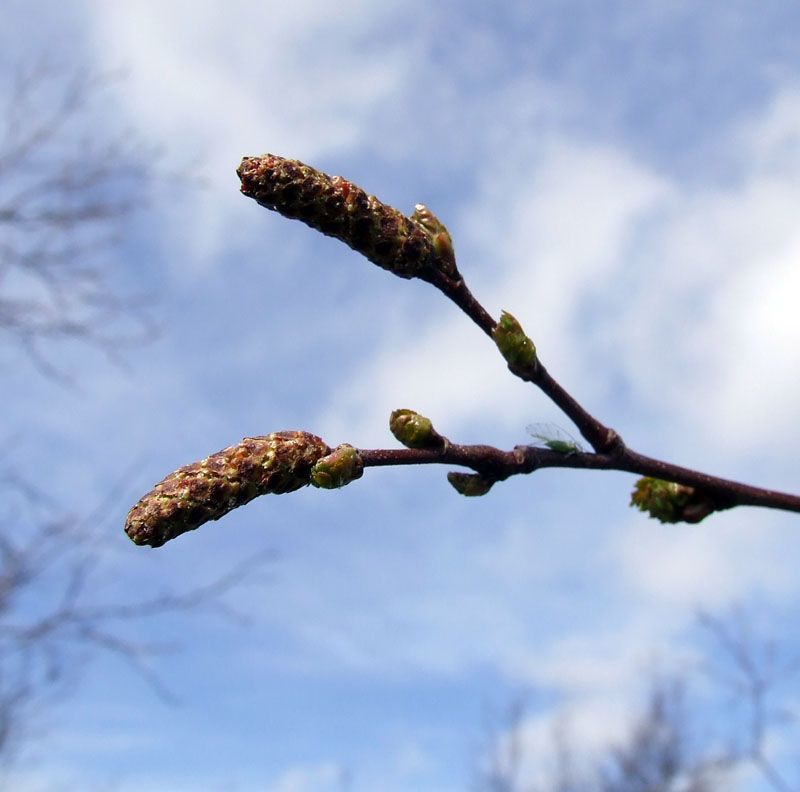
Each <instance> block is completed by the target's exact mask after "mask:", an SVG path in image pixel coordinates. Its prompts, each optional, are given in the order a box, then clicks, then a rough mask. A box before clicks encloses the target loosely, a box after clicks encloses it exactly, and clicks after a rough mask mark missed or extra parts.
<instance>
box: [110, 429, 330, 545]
mask: <svg viewBox="0 0 800 792" xmlns="http://www.w3.org/2000/svg"><path fill="white" fill-rule="evenodd" d="M329 453H330V448H329V447H328V446H327V445H326V444H325V443H324V442H323V441H322V440H321V439H320V438H319V437H317V436H316V435H313V434H309V433H308V432H275V433H273V434H269V435H265V436H263V437H246V438H245V439H244V440H242V442H241V443H239V444H238V445H235V446H230V447H229V448H224V449H223V450H222V451H218V452H217V453H216V454H212V455H211V456H209V457H207V458H206V459H204V460H203V461H202V462H193V463H192V464H191V465H185V466H184V467H182V468H179V469H178V470H176V471H175V472H174V473H171V474H170V475H169V476H167V477H166V478H165V479H164V480H163V481H162V482H160V483H159V484H156V486H155V487H154V488H153V490H152V491H151V492H148V493H147V495H145V496H144V497H143V498H142V499H141V500H140V501H139V502H138V503H137V504H136V505H135V506H134V507H133V508H132V509H131V510H130V512H129V513H128V519H127V521H126V523H125V532H126V533H127V534H128V536H129V537H130V538H131V539H132V540H133V541H134V542H135V543H136V544H138V545H150V546H151V547H161V545H163V544H164V543H165V542H168V541H169V540H170V539H174V538H175V537H176V536H180V534H182V533H185V532H186V531H193V530H194V529H195V528H198V527H200V526H201V525H202V524H203V523H206V522H208V521H209V520H218V519H219V518H220V517H223V516H224V515H226V514H227V513H228V512H229V511H231V510H233V509H235V508H237V507H239V506H243V505H244V504H245V503H248V502H249V501H251V500H253V498H257V497H258V496H259V495H267V494H269V493H273V494H275V495H280V494H282V493H284V492H293V491H294V490H296V489H300V487H304V486H306V485H307V484H308V483H309V478H310V476H311V468H312V467H313V466H314V464H315V462H316V461H317V460H318V459H320V458H321V457H323V456H325V455H326V454H329Z"/></svg>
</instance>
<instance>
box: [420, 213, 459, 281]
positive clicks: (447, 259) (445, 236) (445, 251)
mask: <svg viewBox="0 0 800 792" xmlns="http://www.w3.org/2000/svg"><path fill="white" fill-rule="evenodd" d="M411 219H412V220H416V221H417V222H418V223H419V224H420V225H421V226H422V227H423V228H424V229H425V230H426V231H427V232H428V233H429V234H430V236H431V241H432V242H433V249H434V252H435V254H436V262H437V264H438V265H439V267H440V268H441V270H442V272H444V273H445V274H446V275H451V276H452V275H455V274H456V272H457V269H456V253H455V250H454V249H453V240H452V238H451V236H450V233H449V232H448V230H447V228H446V227H445V225H444V223H442V221H441V220H439V218H438V217H436V215H435V214H434V213H433V212H432V211H431V210H430V209H428V207H427V206H425V205H424V204H417V205H416V206H415V207H414V214H413V215H411Z"/></svg>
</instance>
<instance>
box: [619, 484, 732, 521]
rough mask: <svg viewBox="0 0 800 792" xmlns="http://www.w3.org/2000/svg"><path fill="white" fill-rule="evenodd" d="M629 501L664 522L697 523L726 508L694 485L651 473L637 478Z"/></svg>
mask: <svg viewBox="0 0 800 792" xmlns="http://www.w3.org/2000/svg"><path fill="white" fill-rule="evenodd" d="M630 505H631V506H636V507H637V508H638V509H639V510H640V511H643V512H648V513H649V515H650V516H651V517H653V518H655V519H656V520H659V521H660V522H662V523H678V522H686V523H698V522H700V521H701V520H702V519H704V518H705V517H708V515H709V514H711V513H712V512H714V511H716V510H717V509H718V508H725V507H721V506H717V505H716V504H715V503H714V500H713V499H712V498H711V497H710V496H709V495H707V494H706V493H704V492H701V491H698V490H696V489H695V488H694V487H687V486H685V485H684V484H676V483H675V482H674V481H662V480H661V479H657V478H652V477H651V476H645V477H644V478H640V479H639V480H638V481H637V482H636V484H635V488H634V491H633V493H632V494H631V503H630Z"/></svg>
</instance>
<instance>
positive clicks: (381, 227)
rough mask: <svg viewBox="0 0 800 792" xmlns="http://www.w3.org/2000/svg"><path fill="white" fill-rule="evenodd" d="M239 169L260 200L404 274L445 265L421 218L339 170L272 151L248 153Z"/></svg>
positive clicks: (245, 187) (250, 193)
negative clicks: (330, 170)
mask: <svg viewBox="0 0 800 792" xmlns="http://www.w3.org/2000/svg"><path fill="white" fill-rule="evenodd" d="M236 172H237V174H238V175H239V178H240V180H241V182H242V193H244V195H247V196H249V197H250V198H253V199H255V200H256V201H257V202H258V203H259V204H261V206H264V207H266V208H267V209H273V210H274V211H276V212H278V213H280V214H282V215H283V216H284V217H289V218H292V219H295V220H302V221H303V222H304V223H306V224H307V225H309V226H311V227H312V228H315V229H316V230H317V231H321V232H322V233H323V234H327V235H328V236H332V237H336V238H337V239H340V240H341V241H342V242H344V243H346V244H347V245H349V246H350V247H351V248H353V250H356V251H358V252H359V253H361V254H362V255H364V256H366V257H367V258H368V259H369V260H370V261H372V262H373V263H375V264H377V265H378V266H379V267H383V269H385V270H389V271H390V272H393V273H394V274H395V275H399V276H400V277H401V278H414V277H417V276H419V275H420V274H421V273H422V271H423V270H425V269H426V268H427V267H431V266H434V265H436V266H441V264H440V259H441V258H442V256H441V254H440V253H439V252H438V251H437V249H436V245H435V242H436V239H435V235H434V234H433V233H432V232H431V231H429V230H428V229H427V228H426V227H425V225H424V224H423V223H420V222H418V221H417V220H416V219H413V218H410V217H406V215H404V214H402V212H398V211H397V209H394V208H392V207H391V206H387V205H386V204H383V203H381V202H380V201H379V200H378V199H377V198H375V196H374V195H367V193H366V192H364V190H362V189H361V188H360V187H357V186H356V185H355V184H352V183H351V182H349V181H346V180H345V179H343V178H342V177H341V176H328V175H327V174H326V173H322V172H321V171H318V170H315V169H314V168H312V167H310V166H309V165H306V164H304V163H302V162H299V161H298V160H289V159H284V158H283V157H278V156H276V155H274V154H265V155H264V156H262V157H245V158H244V159H243V160H242V164H241V165H240V166H239V168H238V170H237V171H236ZM423 208H424V207H423ZM426 211H427V210H426ZM434 219H435V218H434ZM437 222H438V221H437ZM442 228H444V227H443V226H442Z"/></svg>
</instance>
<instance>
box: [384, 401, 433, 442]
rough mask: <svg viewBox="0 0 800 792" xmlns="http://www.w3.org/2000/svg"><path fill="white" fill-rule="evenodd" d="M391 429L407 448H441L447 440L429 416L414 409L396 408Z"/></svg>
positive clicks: (390, 422)
mask: <svg viewBox="0 0 800 792" xmlns="http://www.w3.org/2000/svg"><path fill="white" fill-rule="evenodd" d="M389 430H390V431H391V433H392V434H393V435H394V436H395V437H396V438H397V439H398V440H399V441H400V442H401V443H402V444H403V445H404V446H405V447H406V448H441V447H442V446H443V445H444V444H445V442H446V441H445V439H444V438H443V437H442V436H441V435H440V434H439V433H438V432H437V431H436V430H435V429H434V428H433V424H432V423H431V422H430V419H429V418H426V417H425V416H424V415H420V414H419V413H418V412H414V411H413V410H395V411H394V412H393V413H392V415H391V417H390V418H389Z"/></svg>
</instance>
